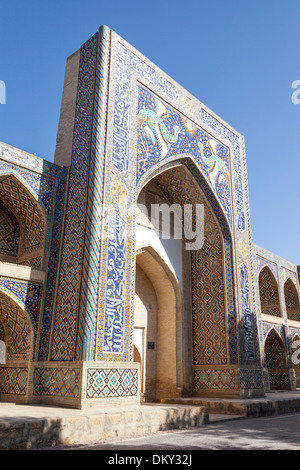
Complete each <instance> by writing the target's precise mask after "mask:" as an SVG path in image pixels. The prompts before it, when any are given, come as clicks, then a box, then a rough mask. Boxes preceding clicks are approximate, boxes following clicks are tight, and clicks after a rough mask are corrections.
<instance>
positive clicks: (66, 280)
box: [51, 34, 97, 360]
mask: <svg viewBox="0 0 300 470" xmlns="http://www.w3.org/2000/svg"><path fill="white" fill-rule="evenodd" d="M96 49H97V34H96V35H94V36H93V37H92V38H90V39H89V40H88V41H87V42H86V43H85V44H83V46H81V50H80V63H79V75H78V90H77V103H76V112H75V122H74V136H73V149H72V162H71V169H70V179H69V192H68V202H67V206H66V220H65V232H64V241H63V251H62V261H61V269H60V278H59V285H58V294H57V304H56V312H55V325H54V331H53V342H52V351H51V359H52V360H72V359H74V356H75V340H76V324H77V315H78V308H79V297H80V279H81V267H82V253H83V245H84V229H85V213H86V195H87V187H88V168H89V151H90V137H91V126H92V109H93V97H94V78H95V77H94V70H95V60H96Z"/></svg>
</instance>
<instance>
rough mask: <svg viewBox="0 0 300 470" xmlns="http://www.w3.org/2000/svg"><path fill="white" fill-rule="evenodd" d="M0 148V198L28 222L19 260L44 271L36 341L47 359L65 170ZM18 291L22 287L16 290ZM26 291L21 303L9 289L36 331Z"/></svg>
mask: <svg viewBox="0 0 300 470" xmlns="http://www.w3.org/2000/svg"><path fill="white" fill-rule="evenodd" d="M0 148H1V155H2V156H3V160H1V161H0V179H1V182H0V186H1V189H2V193H1V199H2V200H3V202H4V203H5V204H7V206H9V207H10V208H11V210H13V211H14V213H15V216H16V217H17V218H18V222H19V224H20V225H22V226H23V228H24V227H26V223H27V224H28V225H27V229H26V230H24V231H23V232H24V236H23V242H22V240H20V243H21V245H24V243H25V248H26V250H27V251H28V253H27V255H26V258H27V259H26V258H25V260H24V261H23V262H21V264H23V265H26V266H31V267H33V268H37V269H41V268H43V269H44V270H45V271H46V280H45V291H44V292H45V293H44V302H43V305H44V307H43V311H42V312H41V324H40V326H41V331H40V345H37V347H38V348H39V359H40V360H45V359H48V351H49V341H50V336H51V334H50V333H51V325H52V321H51V320H52V315H53V305H54V299H55V295H56V284H57V270H58V266H59V257H60V244H61V234H62V228H63V218H64V202H65V191H66V184H67V175H68V172H67V170H66V169H64V168H61V167H58V166H57V165H54V164H52V163H49V162H47V161H45V160H41V159H40V158H38V157H35V156H33V155H30V154H27V153H26V152H23V151H19V150H18V149H15V148H13V147H10V146H8V145H4V144H1V146H0ZM7 160H9V161H7ZM19 165H21V166H19ZM5 197H6V199H7V200H6V199H5ZM37 201H38V202H37ZM37 211H38V212H37ZM36 216H37V217H36ZM41 220H42V222H40V221H41ZM29 226H30V227H29ZM39 228H40V229H41V231H40V234H39ZM42 233H43V234H42ZM26 240H27V242H26ZM40 242H41V243H40ZM27 245H28V246H27ZM38 247H41V248H42V249H43V250H44V253H47V256H46V257H45V256H40V255H39V256H34V250H36V249H38ZM19 254H20V250H19ZM30 256H31V258H30ZM43 258H44V261H43ZM46 262H47V264H46ZM42 263H43V265H42ZM29 284H30V283H29ZM31 284H32V283H31ZM19 287H20V286H19ZM21 292H22V289H21V290H20V291H19V294H20V293H21ZM23 294H24V291H23ZM28 294H30V295H27V296H26V301H25V303H24V299H25V298H23V299H21V298H20V295H19V297H18V296H17V292H16V291H15V292H14V293H13V292H12V290H11V289H10V295H11V296H12V297H13V298H14V299H15V300H16V301H17V302H21V306H22V308H25V309H26V310H27V311H28V313H30V315H31V319H32V323H33V325H34V329H35V333H36V328H37V322H38V320H39V319H38V318H37V315H38V309H36V306H34V299H35V296H34V295H33V297H31V295H32V292H28Z"/></svg>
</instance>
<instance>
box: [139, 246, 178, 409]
mask: <svg viewBox="0 0 300 470" xmlns="http://www.w3.org/2000/svg"><path fill="white" fill-rule="evenodd" d="M136 265H137V266H136V283H135V286H136V287H135V296H136V301H135V320H134V326H135V328H140V329H141V330H143V345H144V347H143V350H142V355H141V356H142V357H141V364H142V367H141V369H142V374H143V380H142V387H143V388H142V393H143V395H144V398H145V400H146V401H155V400H159V399H161V398H166V397H170V396H172V397H174V396H178V395H180V385H181V383H180V382H181V381H180V369H181V363H182V345H181V342H180V327H179V328H178V325H180V324H181V318H180V317H181V294H180V288H179V286H178V283H177V281H176V279H175V277H174V275H173V274H172V272H171V271H170V270H169V268H168V267H167V265H166V263H165V262H164V261H163V260H162V258H161V257H160V256H159V255H158V254H157V253H156V252H155V250H154V249H153V248H152V247H149V246H146V247H144V248H143V249H140V250H138V252H137V254H136Z"/></svg>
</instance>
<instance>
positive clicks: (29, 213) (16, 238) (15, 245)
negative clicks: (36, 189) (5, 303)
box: [0, 174, 47, 269]
mask: <svg viewBox="0 0 300 470" xmlns="http://www.w3.org/2000/svg"><path fill="white" fill-rule="evenodd" d="M0 204H1V209H2V211H1V216H0V224H1V233H2V235H3V236H2V238H1V241H0V243H1V244H0V261H5V262H14V263H18V264H22V265H27V266H31V267H34V268H37V269H42V267H43V260H44V250H45V240H46V231H47V221H46V216H45V213H44V211H43V209H42V207H41V206H40V204H39V202H38V201H37V200H36V199H35V197H34V196H33V194H32V193H30V191H29V190H28V189H27V188H26V187H25V185H24V184H23V183H22V182H21V181H20V180H19V179H18V178H17V177H16V176H15V175H13V174H9V175H1V176H0Z"/></svg>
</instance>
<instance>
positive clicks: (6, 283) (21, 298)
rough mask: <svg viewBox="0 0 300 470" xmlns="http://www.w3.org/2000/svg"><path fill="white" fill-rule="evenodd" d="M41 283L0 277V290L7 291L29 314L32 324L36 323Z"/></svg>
mask: <svg viewBox="0 0 300 470" xmlns="http://www.w3.org/2000/svg"><path fill="white" fill-rule="evenodd" d="M41 289H42V285H41V284H38V283H33V282H26V281H20V280H17V279H11V278H4V277H1V278H0V291H2V292H5V293H7V294H8V295H9V296H10V297H12V298H13V299H14V300H15V301H16V302H17V303H18V304H20V305H21V306H22V307H23V308H24V309H25V310H26V311H27V312H28V313H29V314H30V317H31V319H32V321H33V324H36V323H37V319H38V313H39V304H40V298H41Z"/></svg>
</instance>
